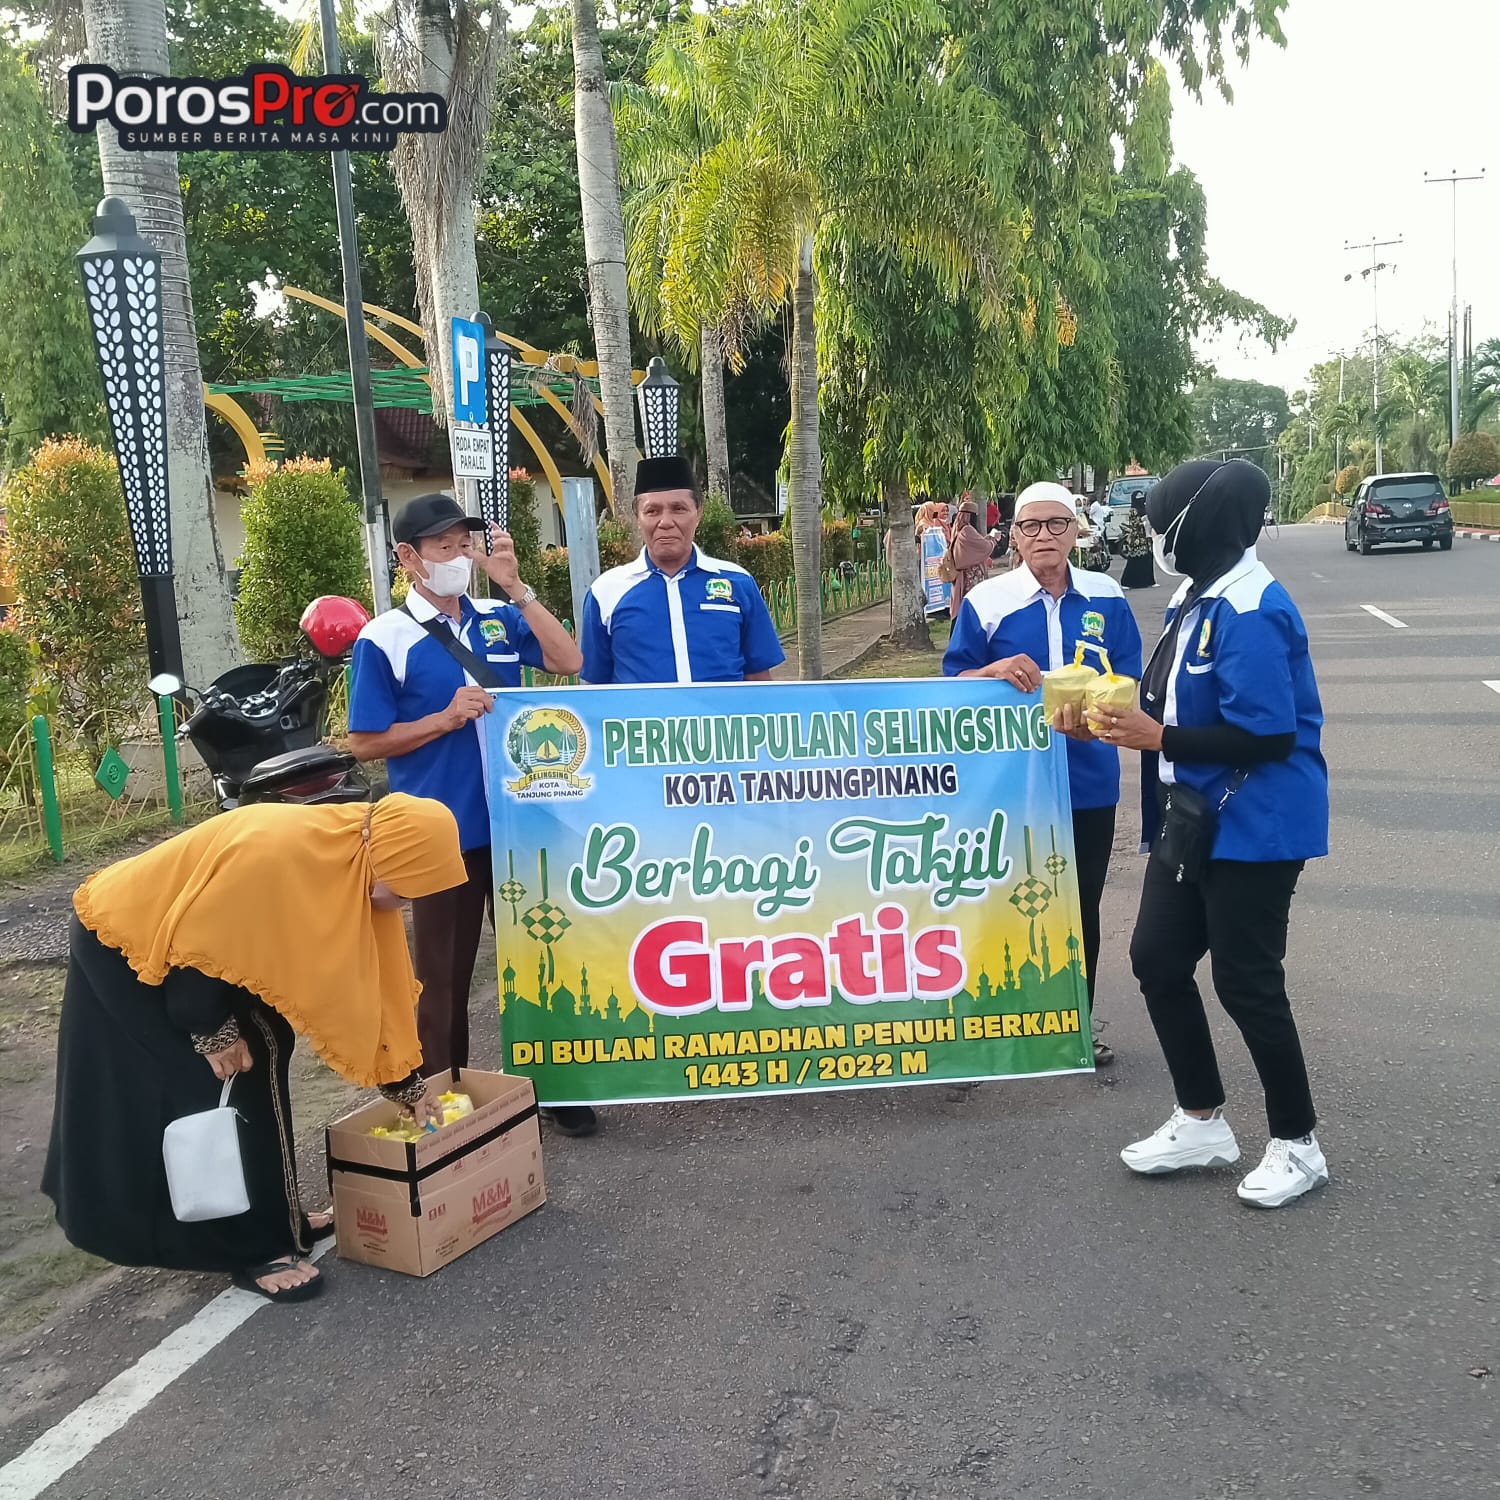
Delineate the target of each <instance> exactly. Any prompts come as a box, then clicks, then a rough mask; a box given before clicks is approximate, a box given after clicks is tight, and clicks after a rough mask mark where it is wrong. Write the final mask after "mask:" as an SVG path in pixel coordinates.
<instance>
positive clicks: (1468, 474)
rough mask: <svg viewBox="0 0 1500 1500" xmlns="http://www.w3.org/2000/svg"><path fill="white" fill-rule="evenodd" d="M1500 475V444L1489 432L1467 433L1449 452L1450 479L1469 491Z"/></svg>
mask: <svg viewBox="0 0 1500 1500" xmlns="http://www.w3.org/2000/svg"><path fill="white" fill-rule="evenodd" d="M1496 474H1500V443H1497V442H1496V441H1495V439H1494V438H1492V437H1491V436H1490V435H1489V433H1487V432H1466V433H1464V434H1463V435H1462V436H1461V437H1460V438H1459V439H1458V441H1457V442H1455V443H1454V445H1453V446H1452V447H1451V448H1450V449H1449V450H1448V478H1449V479H1452V480H1456V481H1457V482H1458V483H1459V484H1461V485H1463V487H1464V488H1465V489H1468V488H1469V487H1470V486H1471V485H1475V484H1478V483H1479V481H1480V480H1481V479H1493V478H1494V477H1495V475H1496Z"/></svg>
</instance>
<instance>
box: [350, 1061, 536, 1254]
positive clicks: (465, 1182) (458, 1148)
mask: <svg viewBox="0 0 1500 1500" xmlns="http://www.w3.org/2000/svg"><path fill="white" fill-rule="evenodd" d="M439 1083H441V1084H443V1085H446V1088H451V1089H454V1090H455V1091H457V1092H458V1093H461V1094H467V1095H468V1096H469V1097H470V1098H471V1099H472V1100H473V1101H474V1113H473V1114H472V1115H466V1116H465V1117H464V1118H463V1119H461V1120H455V1121H454V1122H453V1124H451V1125H445V1126H444V1127H443V1128H442V1129H441V1130H438V1131H435V1132H433V1133H432V1134H431V1135H429V1136H428V1137H427V1138H426V1139H425V1140H422V1141H392V1140H382V1139H380V1138H378V1137H375V1136H371V1135H370V1133H369V1132H370V1130H371V1128H372V1127H374V1126H376V1125H393V1124H394V1123H395V1122H396V1120H397V1118H398V1116H399V1114H400V1111H399V1110H398V1109H397V1107H396V1106H395V1105H394V1104H388V1103H386V1101H385V1100H383V1099H382V1100H378V1101H377V1102H375V1103H374V1104H367V1105H366V1106H365V1107H364V1108H363V1109H357V1110H355V1111H354V1112H353V1113H352V1114H348V1115H345V1116H344V1118H343V1119H342V1120H338V1121H336V1122H335V1123H334V1124H332V1125H330V1126H329V1127H328V1185H329V1187H330V1188H331V1189H332V1191H333V1215H334V1223H335V1225H336V1227H337V1238H336V1244H337V1246H338V1252H339V1254H340V1255H341V1256H343V1257H344V1259H346V1260H359V1261H364V1262H365V1263H366V1264H367V1265H372V1266H383V1267H385V1268H386V1269H387V1270H390V1271H404V1272H405V1273H406V1274H407V1275H409V1276H430V1275H431V1274H432V1273H433V1272H434V1271H437V1270H440V1269H441V1268H442V1267H443V1266H446V1265H447V1264H448V1262H449V1261H451V1260H457V1259H458V1257H459V1256H460V1255H462V1254H463V1253H464V1252H465V1251H466V1250H472V1249H473V1248H474V1246H475V1245H478V1244H481V1243H483V1242H484V1241H485V1240H487V1239H489V1238H490V1237H491V1236H492V1235H496V1234H499V1233H500V1231H501V1230H502V1229H504V1228H506V1227H507V1226H508V1225H511V1224H514V1223H515V1222H516V1220H517V1219H520V1218H524V1217H525V1216H526V1215H527V1214H529V1213H530V1212H531V1211H532V1210H533V1209H536V1208H540V1207H541V1206H542V1204H543V1203H545V1202H546V1199H547V1182H546V1178H545V1177H544V1176H543V1173H542V1138H541V1132H540V1129H539V1127H538V1124H537V1113H536V1091H535V1089H534V1088H533V1087H532V1083H531V1080H530V1079H529V1078H512V1077H509V1076H507V1075H506V1074H504V1073H484V1072H481V1071H479V1070H478V1069H476V1068H463V1069H459V1070H456V1071H455V1072H454V1074H453V1081H452V1082H451V1083H450V1082H448V1079H447V1078H446V1077H444V1078H442V1079H441V1080H434V1085H435V1087H434V1092H445V1089H444V1088H440V1087H437V1085H438V1084H439Z"/></svg>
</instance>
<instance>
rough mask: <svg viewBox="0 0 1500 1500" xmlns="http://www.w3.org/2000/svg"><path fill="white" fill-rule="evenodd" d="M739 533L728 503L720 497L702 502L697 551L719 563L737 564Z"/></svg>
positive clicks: (738, 525)
mask: <svg viewBox="0 0 1500 1500" xmlns="http://www.w3.org/2000/svg"><path fill="white" fill-rule="evenodd" d="M739 531H740V523H739V522H738V521H737V520H736V519H735V515H734V512H733V511H732V510H730V508H729V503H728V502H727V501H726V500H725V499H724V498H723V496H722V495H710V496H709V497H708V499H707V500H705V501H704V502H703V514H702V515H701V516H700V517H699V519H698V538H697V540H698V548H699V550H700V551H701V552H706V553H707V554H708V555H709V556H710V557H717V558H718V559H719V560H720V561H721V562H739V561H740V559H739V545H740V544H739ZM740 566H741V567H743V566H744V564H743V563H741V564H740Z"/></svg>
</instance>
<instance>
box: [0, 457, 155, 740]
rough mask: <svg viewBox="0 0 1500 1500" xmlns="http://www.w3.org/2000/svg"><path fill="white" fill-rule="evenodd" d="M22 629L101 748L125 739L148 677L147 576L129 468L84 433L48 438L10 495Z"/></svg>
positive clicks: (50, 679) (9, 549)
mask: <svg viewBox="0 0 1500 1500" xmlns="http://www.w3.org/2000/svg"><path fill="white" fill-rule="evenodd" d="M3 498H4V504H5V512H6V529H7V537H6V560H7V569H8V572H9V575H10V578H11V579H12V580H13V583H14V587H15V590H16V593H17V596H18V600H19V602H18V604H17V606H16V609H15V612H14V621H13V625H14V628H15V629H16V630H18V631H19V632H20V633H21V634H22V635H23V636H24V637H25V638H26V639H27V640H28V641H30V642H32V643H33V644H34V645H35V646H36V648H37V662H38V670H39V673H40V676H41V678H42V680H43V682H44V683H46V684H47V685H48V686H49V687H50V688H51V689H52V690H53V691H54V692H55V693H56V695H57V701H58V704H59V706H60V708H61V710H62V712H63V713H64V714H65V715H66V716H67V718H68V719H69V720H70V721H71V723H72V725H73V726H74V728H75V729H77V730H78V731H79V732H81V733H82V735H83V736H84V738H85V740H86V741H87V742H88V743H89V744H90V746H91V747H92V748H93V749H94V750H95V751H96V752H97V751H100V750H102V747H103V745H104V744H105V743H106V742H107V741H110V740H116V741H117V740H118V738H119V736H120V734H121V733H122V732H123V730H124V729H125V727H126V725H125V723H124V722H123V716H124V715H125V714H127V713H128V711H129V710H131V709H133V708H135V707H138V706H139V704H140V702H141V700H142V698H143V696H144V695H143V687H144V684H145V681H146V676H147V671H148V669H147V666H146V633H145V625H144V623H143V620H142V616H141V588H140V577H139V574H138V573H137V571H136V562H135V550H134V547H133V546H132V543H131V540H130V525H129V522H128V520H127V518H126V514H125V499H124V495H123V494H122V492H121V490H120V475H119V470H118V468H117V467H116V465H115V461H114V459H113V458H112V457H111V456H110V455H108V454H107V453H105V452H104V451H103V450H102V449H100V448H97V447H94V446H93V445H92V444H89V443H85V442H83V441H81V440H80V439H78V438H64V439H61V440H57V439H48V440H47V441H46V442H44V443H42V444H41V446H40V447H39V448H37V450H36V451H35V452H34V453H33V454H32V456H31V458H30V460H29V461H28V462H27V463H26V464H25V465H24V466H23V467H22V468H20V469H18V470H17V471H16V472H15V473H14V474H12V476H11V478H10V480H9V482H8V483H7V484H6V486H5V489H4V491H3Z"/></svg>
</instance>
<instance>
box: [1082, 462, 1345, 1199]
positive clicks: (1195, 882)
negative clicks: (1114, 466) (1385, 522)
mask: <svg viewBox="0 0 1500 1500" xmlns="http://www.w3.org/2000/svg"><path fill="white" fill-rule="evenodd" d="M1269 495H1270V481H1269V480H1268V479H1267V477H1266V475H1265V474H1264V472H1263V471H1262V470H1261V469H1259V468H1258V467H1257V466H1256V465H1254V464H1249V463H1244V462H1241V461H1237V460H1236V461H1232V462H1229V463H1215V462H1211V461H1202V462H1195V463H1187V464H1180V465H1178V467H1177V468H1175V469H1173V470H1172V472H1171V473H1170V474H1168V475H1167V476H1166V478H1165V479H1163V480H1162V481H1161V483H1160V484H1158V485H1157V486H1156V487H1155V488H1154V489H1153V490H1152V491H1151V492H1150V495H1149V496H1148V498H1147V501H1146V512H1147V516H1148V518H1149V520H1150V523H1151V529H1152V531H1153V532H1154V533H1155V534H1156V543H1155V548H1156V560H1157V562H1159V563H1160V564H1161V565H1162V569H1163V571H1164V572H1168V573H1171V574H1173V575H1174V576H1181V575H1185V576H1186V582H1184V584H1183V585H1182V587H1181V588H1180V589H1179V590H1178V592H1177V594H1176V596H1175V597H1174V598H1173V600H1172V603H1171V606H1170V608H1169V609H1168V612H1167V624H1166V631H1165V633H1164V634H1163V636H1162V638H1161V641H1160V642H1159V643H1158V645H1157V647H1156V650H1155V652H1154V653H1153V654H1152V657H1151V661H1150V663H1149V665H1148V666H1147V668H1146V674H1145V677H1144V679H1143V680H1142V683H1141V705H1142V706H1141V707H1140V708H1138V709H1132V710H1130V711H1128V712H1120V713H1104V714H1102V715H1101V716H1099V720H1098V722H1097V723H1096V729H1097V732H1098V733H1099V736H1100V738H1101V739H1102V740H1104V742H1105V743H1106V744H1109V745H1119V746H1121V747H1123V748H1126V749H1131V750H1139V751H1141V752H1142V774H1141V784H1142V793H1143V798H1144V813H1145V828H1144V839H1145V842H1146V843H1147V844H1148V845H1149V846H1150V849H1151V858H1150V861H1149V863H1148V864H1147V866H1146V876H1145V881H1144V884H1143V887H1142V891H1141V905H1140V913H1139V916H1138V917H1137V919H1136V927H1135V936H1134V938H1133V939H1132V941H1131V945H1130V957H1131V962H1132V964H1133V966H1134V968H1135V974H1136V978H1137V979H1138V980H1139V981H1140V986H1141V991H1142V993H1143V994H1144V995H1145V997H1146V1006H1147V1009H1148V1010H1149V1011H1150V1014H1151V1023H1152V1025H1153V1026H1154V1027H1155V1028H1156V1034H1157V1037H1158V1039H1159V1040H1160V1042H1161V1048H1162V1052H1163V1053H1164V1054H1165V1056H1166V1060H1167V1066H1168V1068H1169V1070H1170V1071H1171V1074H1172V1083H1173V1087H1174V1089H1175V1091H1176V1095H1177V1105H1176V1108H1175V1109H1174V1110H1173V1111H1172V1115H1171V1118H1170V1119H1168V1120H1167V1122H1166V1123H1165V1124H1164V1125H1163V1126H1162V1127H1161V1128H1160V1129H1159V1130H1157V1131H1156V1132H1155V1133H1154V1134H1153V1135H1149V1136H1147V1137H1146V1138H1145V1139H1143V1140H1139V1141H1136V1142H1134V1143H1133V1144H1131V1145H1129V1146H1127V1147H1126V1148H1125V1149H1124V1151H1122V1152H1121V1156H1122V1158H1123V1160H1124V1162H1125V1164H1126V1165H1127V1166H1128V1167H1130V1169H1131V1170H1132V1171H1135V1172H1141V1173H1146V1174H1155V1173H1162V1172H1175V1171H1177V1170H1178V1169H1179V1168H1182V1167H1204V1166H1226V1165H1228V1164H1229V1163H1231V1162H1234V1161H1237V1160H1238V1159H1239V1155H1240V1148H1239V1145H1238V1144H1237V1142H1236V1141H1235V1137H1234V1132H1233V1130H1232V1129H1231V1128H1230V1126H1229V1122H1228V1121H1227V1120H1226V1119H1225V1118H1224V1108H1223V1106H1224V1085H1223V1083H1222V1082H1221V1080H1220V1077H1219V1065H1218V1060H1217V1058H1216V1057H1215V1055H1214V1045H1213V1040H1212V1038H1211V1036H1210V1035H1209V1029H1208V1019H1207V1017H1206V1016H1205V1014H1204V1009H1203V997H1202V995H1201V994H1200V993H1199V991H1198V986H1197V983H1196V982H1195V980H1194V977H1193V975H1194V971H1195V970H1196V968H1197V966H1198V962H1199V960H1200V959H1202V957H1203V955H1204V954H1205V953H1207V954H1208V955H1209V958H1210V961H1211V963H1212V967H1213V978H1214V989H1215V991H1216V992H1217V993H1218V996H1219V1002H1220V1004H1222V1005H1223V1007H1224V1009H1225V1010H1226V1011H1228V1012H1229V1015H1230V1018H1231V1019H1232V1020H1233V1021H1234V1023H1235V1025H1236V1026H1238V1027H1239V1029H1240V1033H1241V1035H1242V1036H1243V1037H1244V1039H1245V1045H1246V1046H1247V1047H1248V1048H1249V1050H1250V1056H1251V1058H1252V1060H1253V1061H1254V1063H1255V1068H1256V1072H1257V1073H1258V1074H1259V1075H1260V1081H1261V1085H1262V1088H1263V1090H1264V1092H1265V1102H1266V1122H1267V1126H1268V1128H1269V1130H1270V1137H1271V1139H1270V1142H1269V1144H1268V1145H1267V1147H1266V1151H1265V1155H1264V1157H1263V1158H1262V1160H1261V1163H1260V1165H1259V1166H1258V1167H1257V1168H1256V1169H1255V1170H1254V1171H1253V1172H1251V1173H1250V1174H1249V1175H1248V1176H1247V1177H1246V1178H1245V1179H1244V1180H1243V1181H1242V1182H1241V1183H1240V1185H1239V1196H1240V1198H1241V1199H1242V1200H1243V1201H1244V1202H1246V1203H1249V1204H1254V1205H1256V1206H1257V1207H1261V1208H1279V1207H1281V1205H1282V1204H1284V1203H1289V1202H1291V1201H1292V1200H1293V1199H1294V1198H1297V1197H1300V1196H1301V1195H1302V1194H1303V1193H1305V1192H1307V1191H1308V1190H1309V1189H1310V1188H1314V1187H1317V1186H1319V1185H1320V1184H1322V1183H1325V1182H1327V1180H1328V1164H1327V1161H1326V1160H1325V1159H1324V1156H1323V1152H1322V1149H1321V1148H1320V1146H1319V1144H1318V1139H1317V1137H1316V1135H1314V1133H1313V1127H1314V1126H1315V1124H1316V1123H1317V1115H1316V1112H1315V1111H1314V1109H1313V1101H1312V1092H1311V1089H1310V1088H1309V1085H1308V1079H1307V1067H1306V1064H1305V1062H1304V1061H1303V1056H1302V1043H1301V1040H1300V1038H1299V1037H1298V1034H1297V1024H1296V1022H1295V1021H1294V1020H1293V1018H1292V1007H1291V1002H1290V1000H1289V999H1288V998H1287V991H1286V972H1285V968H1284V962H1285V958H1286V939H1287V923H1288V918H1289V913H1290V910H1291V903H1292V894H1293V892H1294V891H1295V890H1296V888H1297V879H1298V877H1299V876H1300V875H1301V873H1302V868H1303V865H1304V864H1305V862H1306V861H1307V860H1309V859H1316V858H1318V857H1319V856H1320V855H1324V854H1326V853H1327V852H1328V769H1327V767H1326V765H1325V764H1324V761H1323V755H1322V751H1321V749H1320V744H1319V742H1320V738H1321V731H1322V725H1323V709H1322V705H1321V703H1320V702H1319V699H1318V686H1317V682H1316V681H1315V679H1314V677H1313V668H1312V659H1311V657H1310V655H1309V652H1308V644H1307V632H1306V630H1305V629H1304V628H1303V625H1302V619H1301V616H1300V615H1299V614H1298V613H1297V608H1296V606H1295V605H1294V604H1293V603H1292V601H1291V599H1290V597H1289V596H1288V595H1287V592H1286V590H1285V589H1284V588H1282V586H1281V585H1280V584H1279V583H1277V582H1276V580H1275V579H1274V578H1273V577H1272V576H1271V574H1270V572H1269V571H1268V570H1267V568H1266V566H1265V564H1264V563H1262V562H1260V561H1259V560H1258V559H1257V557H1256V555H1255V549H1254V543H1255V540H1256V538H1257V536H1259V534H1260V528H1261V522H1262V519H1263V517H1264V514H1265V507H1266V502H1267V500H1268V498H1269Z"/></svg>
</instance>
